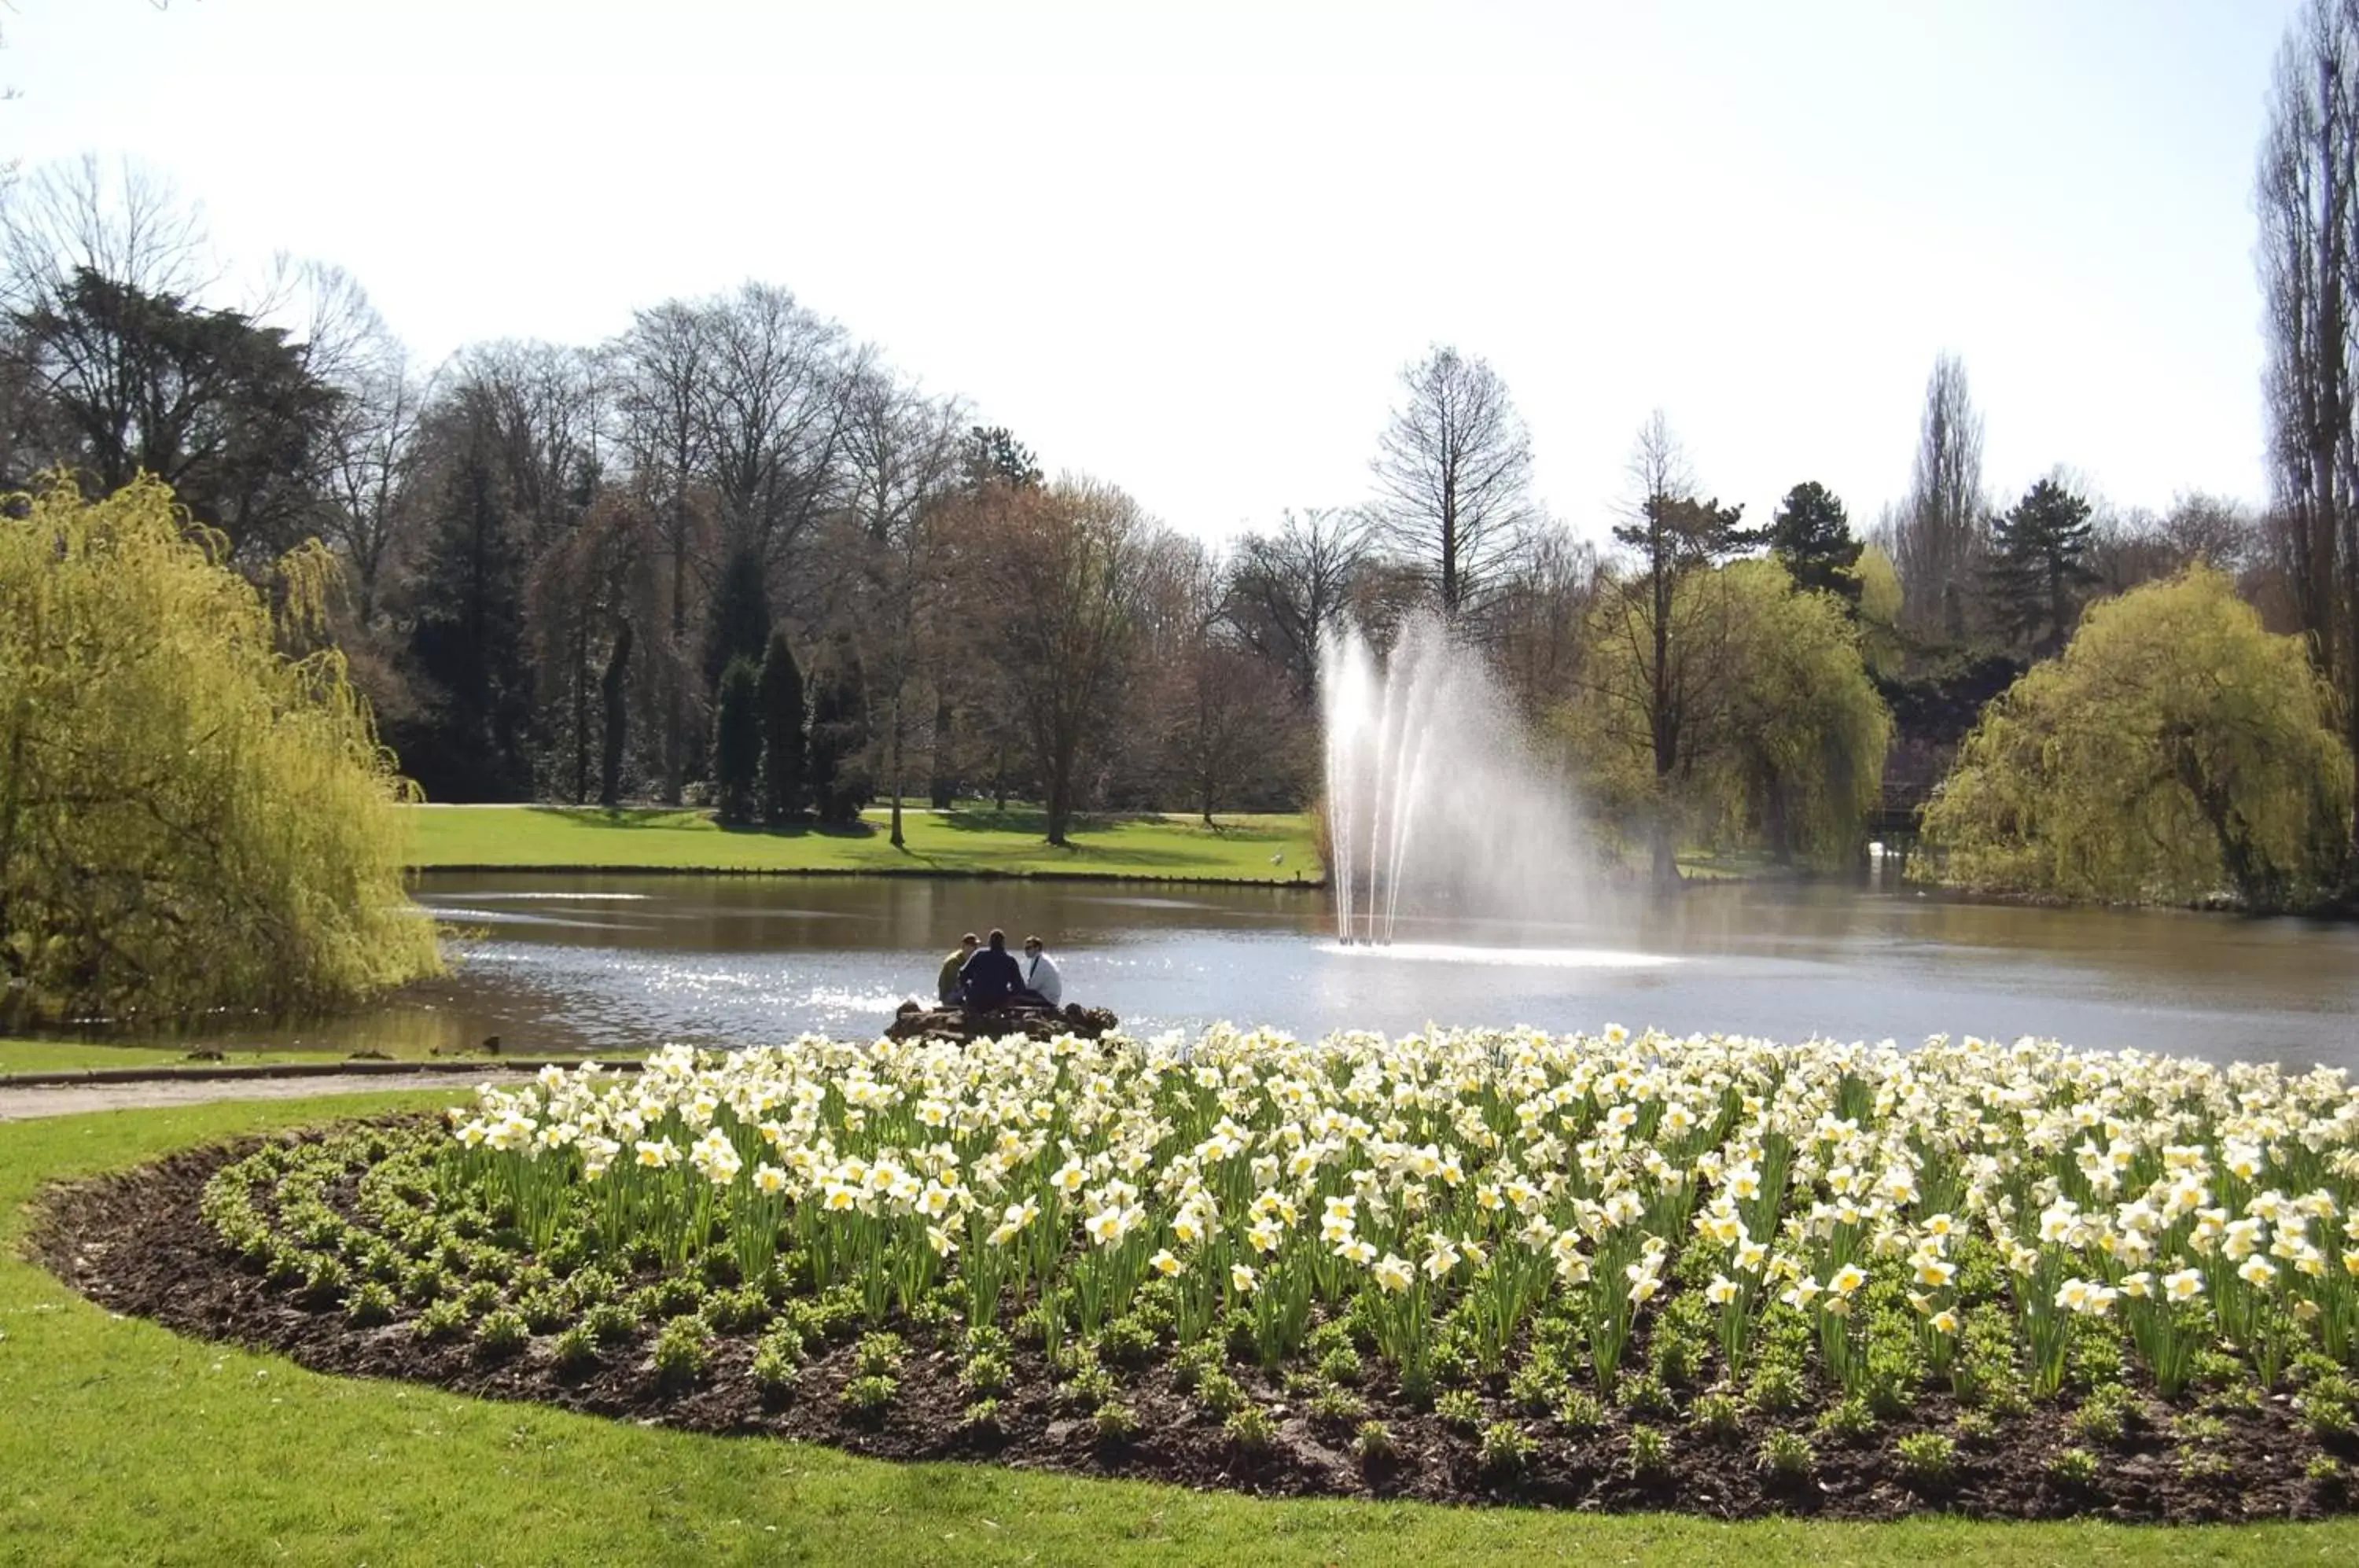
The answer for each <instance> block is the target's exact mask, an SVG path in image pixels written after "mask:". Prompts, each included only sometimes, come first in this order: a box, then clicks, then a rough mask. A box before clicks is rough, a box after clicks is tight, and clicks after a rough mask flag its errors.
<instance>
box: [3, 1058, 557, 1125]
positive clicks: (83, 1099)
mask: <svg viewBox="0 0 2359 1568" xmlns="http://www.w3.org/2000/svg"><path fill="white" fill-rule="evenodd" d="M516 1076H521V1075H520V1074H515V1073H503V1072H501V1071H499V1070H498V1069H496V1068H494V1069H488V1070H486V1071H485V1072H484V1074H483V1076H482V1077H480V1078H469V1077H462V1076H458V1075H455V1074H452V1073H396V1074H383V1073H379V1074H368V1073H336V1074H332V1075H323V1076H319V1077H310V1078H243V1079H211V1080H206V1081H201V1082H195V1083H61V1084H56V1085H49V1084H44V1085H41V1086H39V1087H38V1088H29V1089H0V1122H18V1121H25V1120H27V1119H28V1118H30V1117H33V1116H75V1115H78V1114H80V1113H82V1112H83V1111H131V1110H144V1109H147V1108H148V1107H150V1106H156V1105H205V1104H207V1103H209V1102H211V1101H214V1100H301V1099H315V1098H319V1097H321V1096H323V1095H328V1094H390V1093H392V1092H394V1091H396V1090H399V1089H440V1090H442V1091H444V1092H445V1093H447V1094H450V1095H451V1103H452V1104H453V1105H456V1104H458V1103H459V1102H460V1101H461V1100H463V1099H465V1098H466V1097H467V1096H468V1095H469V1094H471V1093H473V1090H474V1087H475V1085H476V1084H477V1083H484V1082H487V1081H488V1082H497V1081H498V1080H500V1079H503V1078H507V1077H516Z"/></svg>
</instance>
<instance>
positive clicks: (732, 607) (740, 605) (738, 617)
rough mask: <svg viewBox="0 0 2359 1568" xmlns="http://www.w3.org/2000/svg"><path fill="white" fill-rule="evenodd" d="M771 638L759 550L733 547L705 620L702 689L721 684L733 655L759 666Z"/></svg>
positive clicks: (768, 608)
mask: <svg viewBox="0 0 2359 1568" xmlns="http://www.w3.org/2000/svg"><path fill="white" fill-rule="evenodd" d="M769 640H770V590H769V584H768V583H767V581H766V573H765V572H764V571H763V569H762V552H761V551H759V550H754V549H751V548H745V549H739V550H731V551H730V552H729V559H728V561H726V562H725V563H724V564H723V566H722V569H721V583H720V585H719V586H718V587H716V588H715V589H714V590H713V591H712V615H711V618H710V619H708V620H707V621H706V622H705V623H704V689H705V691H708V692H710V691H713V690H714V689H715V688H717V687H718V686H719V685H720V684H721V676H722V672H723V671H724V670H727V669H728V668H729V666H730V664H731V663H732V662H733V661H734V660H736V659H744V660H745V661H746V662H747V663H748V664H752V665H755V666H756V667H757V668H758V667H759V666H760V664H761V662H762V648H763V645H765V644H766V643H767V642H768V641H769Z"/></svg>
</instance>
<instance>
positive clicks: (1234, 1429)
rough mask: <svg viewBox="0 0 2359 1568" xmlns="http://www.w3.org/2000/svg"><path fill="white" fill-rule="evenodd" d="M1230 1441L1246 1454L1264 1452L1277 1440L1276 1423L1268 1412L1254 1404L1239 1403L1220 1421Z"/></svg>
mask: <svg viewBox="0 0 2359 1568" xmlns="http://www.w3.org/2000/svg"><path fill="white" fill-rule="evenodd" d="M1221 1430H1222V1431H1223V1432H1225V1433H1227V1434H1228V1439H1229V1441H1230V1442H1231V1443H1234V1444H1236V1446H1237V1447H1238V1449H1239V1450H1241V1451H1242V1452H1244V1453H1246V1454H1266V1453H1267V1452H1268V1451H1269V1449H1270V1447H1271V1446H1272V1445H1273V1444H1275V1443H1277V1422H1275V1421H1271V1420H1270V1418H1269V1412H1268V1411H1267V1410H1264V1409H1262V1408H1261V1407H1260V1406H1259V1405H1256V1404H1243V1405H1239V1406H1238V1407H1237V1408H1236V1409H1235V1410H1231V1411H1230V1412H1229V1419H1228V1420H1227V1421H1223V1422H1222V1423H1221Z"/></svg>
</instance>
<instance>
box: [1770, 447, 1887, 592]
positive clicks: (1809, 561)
mask: <svg viewBox="0 0 2359 1568" xmlns="http://www.w3.org/2000/svg"><path fill="white" fill-rule="evenodd" d="M1767 544H1768V546H1769V554H1770V556H1771V557H1772V558H1773V559H1774V560H1776V561H1777V564H1778V565H1780V566H1782V567H1784V568H1785V569H1786V572H1787V574H1788V576H1790V577H1792V578H1793V580H1794V585H1795V586H1796V587H1797V588H1799V589H1802V590H1804V591H1805V592H1808V593H1832V594H1833V595H1834V596H1835V597H1836V598H1837V599H1839V600H1841V601H1842V602H1843V606H1844V608H1845V609H1846V610H1847V611H1848V612H1849V613H1851V614H1853V615H1857V614H1858V612H1859V601H1860V589H1861V583H1860V578H1859V573H1858V572H1857V570H1856V569H1857V567H1858V565H1859V558H1860V552H1861V551H1862V550H1864V549H1865V548H1866V547H1865V546H1864V544H1862V543H1861V542H1860V540H1858V539H1854V537H1853V536H1852V531H1851V518H1850V517H1849V516H1848V515H1847V514H1846V513H1845V512H1844V511H1843V497H1841V496H1839V495H1836V494H1835V493H1834V492H1833V491H1832V490H1830V489H1828V488H1827V487H1826V486H1825V485H1821V484H1820V483H1819V482H1818V481H1817V480H1815V479H1806V480H1804V481H1803V482H1802V483H1801V484H1799V485H1795V486H1794V487H1793V488H1792V489H1791V490H1788V491H1787V492H1786V498H1785V499H1784V500H1782V501H1780V502H1778V503H1777V515H1776V516H1775V517H1771V518H1770V520H1769V537H1768V539H1767Z"/></svg>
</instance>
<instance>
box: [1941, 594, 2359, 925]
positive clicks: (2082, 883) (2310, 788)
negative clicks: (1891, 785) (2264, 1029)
mask: <svg viewBox="0 0 2359 1568" xmlns="http://www.w3.org/2000/svg"><path fill="white" fill-rule="evenodd" d="M2334 714H2335V707H2334V697H2333V693H2332V691H2330V690H2329V688H2328V687H2327V685H2326V683H2325V681H2322V680H2321V679H2320V678H2319V676H2318V674H2317V673H2316V671H2315V670H2313V669H2312V667H2311V665H2310V660H2309V659H2308V657H2307V655H2306V653H2305V651H2304V649H2303V648H2302V646H2301V643H2300V642H2299V639H2297V638H2294V637H2277V636H2273V635H2271V634H2270V633H2269V632H2268V631H2267V630H2266V629H2265V628H2264V627H2263V626H2262V625H2261V620H2260V616H2259V615H2256V613H2255V612H2254V610H2253V608H2252V606H2251V605H2249V604H2245V602H2244V601H2243V600H2241V599H2239V598H2238V597H2237V596H2236V593H2235V590H2234V586H2233V585H2232V584H2231V583H2230V582H2229V581H2228V579H2227V578H2226V577H2225V576H2223V574H2222V573H2220V572H2217V571H2214V570H2212V568H2210V567H2204V566H2198V567H2193V568H2190V570H2188V571H2186V572H2181V573H2180V574H2179V575H2178V576H2176V577H2173V578H2171V579H2170V580H2169V581H2168V582H2164V583H2150V584H2148V585H2147V586H2146V587H2143V588H2138V589H2136V590H2134V591H2132V592H2130V593H2125V594H2123V595H2122V596H2121V597H2120V598H2118V599H2114V600H2109V601H2107V602H2106V603H2104V604H2098V605H2097V606H2095V607H2094V608H2093V609H2092V610H2090V612H2089V614H2088V616H2087V618H2086V619H2084V620H2083V621H2082V623H2081V629H2080V631H2079V632H2078V633H2077V634H2076V635H2075V636H2074V637H2073V638H2072V641H2071V645H2070V646H2068V647H2067V648H2065V650H2064V652H2063V654H2062V656H2061V657H2060V658H2058V659H2051V660H2049V661H2048V662H2047V663H2044V664H2040V665H2038V666H2035V667H2034V668H2033V669H2032V670H2031V671H2030V672H2029V673H2027V675H2025V676H2024V677H2023V679H2022V680H2020V681H2017V682H2016V683H2015V685H2014V686H2013V687H2011V688H2010V689H2009V690H2008V691H2006V693H2005V694H2004V695H2003V696H2001V697H2000V698H1999V700H1998V701H1997V702H1994V703H1993V704H1991V707H1990V709H1989V711H1988V712H1986V713H1984V716H1983V720H1982V723H1981V724H1978V725H1977V726H1976V727H1975V729H1974V732H1973V735H1969V736H1968V737H1967V739H1966V744H1965V746H1964V747H1963V749H1962V750H1961V751H1960V753H1959V755H1958V761H1957V766H1956V767H1955V768H1953V769H1952V771H1951V774H1950V777H1949V779H1947V780H1946V781H1944V783H1943V784H1942V786H1941V788H1940V792H1939V793H1938V794H1937V795H1936V797H1935V799H1934V800H1933V801H1932V803H1931V804H1930V806H1928V807H1927V809H1926V812H1925V834H1926V837H1927V839H1928V841H1929V842H1930V843H1931V844H1934V845H1935V846H1937V847H1939V848H1941V849H1945V850H1946V851H1947V853H1948V866H1947V875H1948V877H1950V879H1951V880H1953V881H1956V882H1960V883H1964V884H1967V885H1970V886H1975V887H1998V888H2009V889H2015V890H2018V891H2027V892H2039V893H2057V894H2062V895H2065V896H2067V897H2071V898H2120V899H2143V900H2153V901H2161V902H2186V901H2191V900H2197V899H2201V898H2207V897H2211V896H2212V895H2215V894H2219V893H2223V892H2226V893H2234V895H2236V896H2237V897H2239V898H2242V899H2244V900H2245V901H2246V902H2247V903H2249V904H2252V905H2255V906H2257V907H2268V906H2275V905H2283V904H2286V903H2290V902H2298V901H2299V900H2301V899H2302V898H2308V897H2311V896H2313V895H2315V894H2317V893H2319V892H2321V891H2322V890H2324V889H2325V888H2327V887H2330V886H2331V885H2332V882H2333V879H2334V877H2335V876H2336V874H2337V872H2338V870H2339V868H2340V866H2341V865H2342V860H2343V852H2344V849H2345V847H2346V846H2347V844H2348V842H2349V840H2348V832H2349V823H2350V816H2349V811H2350V800H2351V787H2352V784H2351V758H2350V755H2349V753H2348V752H2346V751H2345V750H2344V749H2343V746H2342V745H2341V744H2340V743H2339V741H2338V740H2337V738H2336V736H2335V733H2334V727H2333V721H2334Z"/></svg>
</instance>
